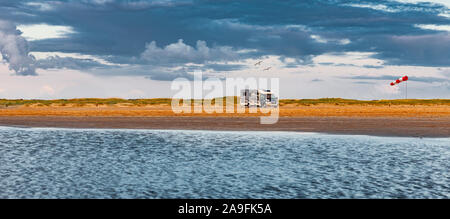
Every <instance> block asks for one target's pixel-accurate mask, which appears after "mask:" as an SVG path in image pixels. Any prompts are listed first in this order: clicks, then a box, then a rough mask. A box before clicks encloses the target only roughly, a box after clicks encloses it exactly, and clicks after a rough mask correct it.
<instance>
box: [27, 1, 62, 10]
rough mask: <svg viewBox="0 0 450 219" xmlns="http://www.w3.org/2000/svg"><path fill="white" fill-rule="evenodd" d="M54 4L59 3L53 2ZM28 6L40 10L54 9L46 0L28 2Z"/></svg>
mask: <svg viewBox="0 0 450 219" xmlns="http://www.w3.org/2000/svg"><path fill="white" fill-rule="evenodd" d="M52 4H58V3H57V2H52ZM25 5H26V6H30V7H31V8H33V9H37V10H40V11H51V10H53V6H52V5H50V4H48V3H45V2H26V3H25Z"/></svg>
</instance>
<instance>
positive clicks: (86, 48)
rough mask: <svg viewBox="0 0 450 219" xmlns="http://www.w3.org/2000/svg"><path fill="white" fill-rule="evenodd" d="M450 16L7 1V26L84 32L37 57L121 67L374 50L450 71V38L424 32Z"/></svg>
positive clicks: (48, 43) (296, 6)
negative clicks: (54, 55) (95, 60)
mask: <svg viewBox="0 0 450 219" xmlns="http://www.w3.org/2000/svg"><path fill="white" fill-rule="evenodd" d="M30 2H31V3H30ZM380 5H382V7H381V6H380ZM377 6H378V7H377ZM446 10H448V9H447V8H446V7H445V6H443V5H439V4H431V3H426V2H423V3H417V4H411V3H400V2H396V1H388V0H381V1H344V0H342V1H338V0H306V1H289V0H287V1H268V0H259V1H247V0H243V1H217V0H210V1H207V0H192V1H168V0H160V1H145V0H139V1H131V0H128V1H119V0H90V1H89V0H84V1H72V0H68V1H11V0H5V1H2V2H1V3H0V19H4V20H9V21H12V22H14V23H16V24H33V23H47V24H50V25H66V26H71V27H73V29H74V30H75V31H76V34H72V35H70V37H68V38H62V39H46V40H39V41H32V42H29V44H30V46H31V50H32V51H41V52H71V53H82V54H89V55H97V56H108V58H107V60H108V61H117V62H118V63H122V64H136V65H153V66H155V67H158V66H160V65H163V66H169V65H184V64H185V63H191V62H193V63H197V64H205V65H207V64H211V63H210V62H215V61H229V60H239V59H245V58H251V57H253V58H257V57H260V56H263V55H278V56H282V57H290V58H295V59H296V60H297V62H298V63H297V64H298V65H302V64H303V65H304V64H307V63H310V60H311V57H314V56H317V55H321V54H324V53H329V52H348V51H358V52H374V53H375V54H376V55H375V57H376V58H378V59H382V60H384V61H385V63H386V64H395V65H419V66H450V35H449V33H448V32H445V31H435V30H426V29H421V28H420V27H418V26H417V25H418V24H433V25H449V24H450V19H449V18H447V17H443V16H439V14H440V13H444V12H445V11H446ZM314 36H316V37H314ZM317 36H318V37H320V38H318V37H317ZM180 39H181V40H182V41H181V42H182V43H183V45H181V44H180V43H179V42H180V41H179V40H180ZM153 42H154V44H152V43H153ZM198 42H201V44H200V47H199V43H198ZM149 45H150V47H149ZM170 45H181V46H184V47H185V48H190V49H187V50H185V53H179V50H178V51H177V50H170V49H169V50H167V49H166V48H167V46H170ZM205 48H207V49H205ZM240 50H248V51H252V52H247V53H245V52H244V53H242V52H238V51H240ZM205 51H208V52H206V53H202V52H205ZM180 54H182V55H180ZM205 54H206V55H205ZM66 61H69V60H66ZM73 61H76V62H77V61H79V60H73ZM93 65H94V66H95V64H93ZM211 66H212V68H214V66H213V65H210V67H211ZM295 66H297V65H296V64H292V63H291V64H288V66H287V67H295ZM215 67H217V68H215V70H216V71H220V69H223V68H224V67H223V66H219V65H217V66H215ZM366 67H368V68H371V66H366ZM230 69H233V68H231V67H230ZM123 74H132V73H127V72H126V71H125V70H123ZM155 78H156V77H155ZM160 78H161V77H160Z"/></svg>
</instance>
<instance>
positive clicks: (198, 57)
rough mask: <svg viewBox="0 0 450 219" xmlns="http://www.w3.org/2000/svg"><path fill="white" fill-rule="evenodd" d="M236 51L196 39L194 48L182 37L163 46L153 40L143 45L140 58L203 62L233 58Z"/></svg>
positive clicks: (159, 60)
mask: <svg viewBox="0 0 450 219" xmlns="http://www.w3.org/2000/svg"><path fill="white" fill-rule="evenodd" d="M238 54H239V53H238V51H236V50H233V49H232V48H231V47H228V46H218V47H208V46H207V45H206V42H205V41H201V40H199V41H197V44H196V48H194V47H192V46H190V45H187V44H185V43H184V42H183V40H182V39H179V40H178V42H176V43H172V44H169V45H167V46H165V47H158V46H157V45H156V42H155V41H152V42H151V43H149V44H147V45H146V46H145V51H144V52H143V53H142V54H141V58H142V59H143V60H146V61H148V62H151V63H158V64H164V63H173V64H179V63H204V62H206V61H220V60H233V59H237V58H238Z"/></svg>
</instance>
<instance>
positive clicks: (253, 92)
mask: <svg viewBox="0 0 450 219" xmlns="http://www.w3.org/2000/svg"><path fill="white" fill-rule="evenodd" d="M241 106H245V107H278V97H276V96H275V94H274V93H273V92H272V91H270V90H257V89H243V90H241Z"/></svg>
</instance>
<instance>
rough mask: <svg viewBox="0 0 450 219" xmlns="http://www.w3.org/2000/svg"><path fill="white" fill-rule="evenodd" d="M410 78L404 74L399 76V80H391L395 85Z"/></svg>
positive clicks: (392, 84)
mask: <svg viewBox="0 0 450 219" xmlns="http://www.w3.org/2000/svg"><path fill="white" fill-rule="evenodd" d="M407 80H408V76H406V75H405V76H403V77H401V78H399V79H397V80H395V81H394V82H391V86H394V85H396V84H400V83H402V82H403V81H407Z"/></svg>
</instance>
